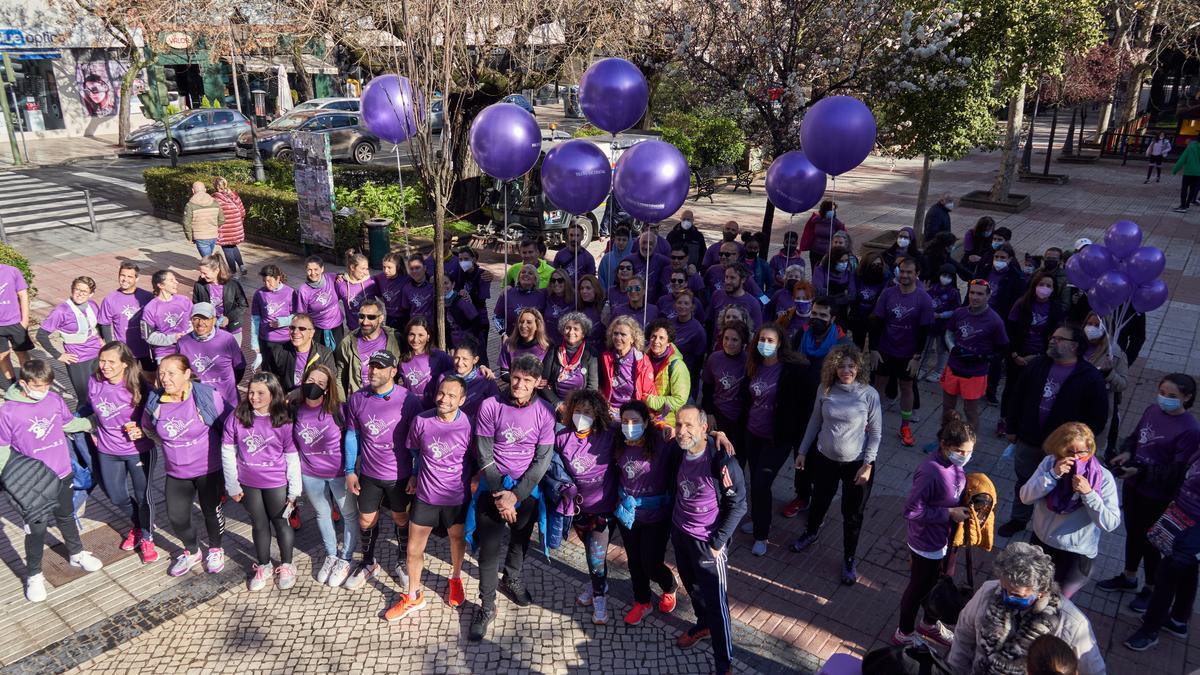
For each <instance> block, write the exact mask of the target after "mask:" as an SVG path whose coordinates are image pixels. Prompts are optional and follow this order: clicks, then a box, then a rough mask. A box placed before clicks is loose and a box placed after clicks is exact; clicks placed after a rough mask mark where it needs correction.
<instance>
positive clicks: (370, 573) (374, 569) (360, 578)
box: [344, 563, 408, 590]
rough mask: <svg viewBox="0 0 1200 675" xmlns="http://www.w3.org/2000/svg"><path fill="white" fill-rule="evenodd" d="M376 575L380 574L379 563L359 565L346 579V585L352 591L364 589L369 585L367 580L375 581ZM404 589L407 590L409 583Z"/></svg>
mask: <svg viewBox="0 0 1200 675" xmlns="http://www.w3.org/2000/svg"><path fill="white" fill-rule="evenodd" d="M376 574H379V563H371V564H370V565H364V564H362V563H359V564H358V567H356V568H355V569H354V573H353V574H351V575H350V576H349V577H347V578H346V583H345V584H344V585H345V587H346V588H348V589H350V590H354V589H356V588H362V587H363V585H364V584H366V583H367V580H368V579H374V578H375V575H376ZM404 587H405V588H407V587H408V583H405V584H404Z"/></svg>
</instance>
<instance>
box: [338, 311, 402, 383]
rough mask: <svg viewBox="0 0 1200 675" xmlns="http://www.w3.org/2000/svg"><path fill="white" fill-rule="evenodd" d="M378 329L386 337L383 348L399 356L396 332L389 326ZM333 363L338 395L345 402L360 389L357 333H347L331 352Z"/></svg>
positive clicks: (360, 365) (360, 360) (360, 375)
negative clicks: (335, 371) (336, 375)
mask: <svg viewBox="0 0 1200 675" xmlns="http://www.w3.org/2000/svg"><path fill="white" fill-rule="evenodd" d="M379 329H380V330H382V331H383V333H384V335H387V342H386V344H385V345H384V347H383V348H384V349H385V350H387V351H389V352H391V353H393V354H399V353H400V343H399V342H397V341H396V331H394V330H392V329H391V327H390V326H380V327H379ZM333 362H334V363H335V364H336V365H337V374H338V382H337V386H338V393H339V394H340V395H341V399H342V400H343V401H345V400H347V397H348V396H349V395H350V394H353V393H354V392H356V391H358V390H359V389H362V382H361V381H360V380H359V378H361V377H362V365H363V364H362V359H361V358H360V357H359V355H358V331H354V332H352V333H347V334H346V336H345V337H343V338H342V341H341V342H339V343H338V346H337V349H336V350H334V352H333Z"/></svg>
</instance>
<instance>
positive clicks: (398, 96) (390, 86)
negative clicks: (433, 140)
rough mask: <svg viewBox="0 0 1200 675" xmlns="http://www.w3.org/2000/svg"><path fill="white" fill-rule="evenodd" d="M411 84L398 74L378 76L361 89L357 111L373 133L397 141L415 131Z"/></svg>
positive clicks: (414, 107)
mask: <svg viewBox="0 0 1200 675" xmlns="http://www.w3.org/2000/svg"><path fill="white" fill-rule="evenodd" d="M413 100H414V99H413V90H412V83H411V82H409V80H408V78H407V77H401V76H399V75H380V76H379V77H376V78H375V79H373V80H371V81H370V82H368V83H367V86H366V87H365V88H364V89H363V93H362V103H361V105H360V110H359V112H360V114H361V115H362V118H363V124H365V125H366V126H367V129H368V130H370V132H371V133H373V134H375V135H376V136H378V137H380V138H382V139H383V140H385V141H389V142H391V143H399V142H401V141H403V140H404V139H406V138H408V137H409V136H412V135H413V134H415V133H417V120H416V117H415V112H414V111H415V110H416V106H414V105H413Z"/></svg>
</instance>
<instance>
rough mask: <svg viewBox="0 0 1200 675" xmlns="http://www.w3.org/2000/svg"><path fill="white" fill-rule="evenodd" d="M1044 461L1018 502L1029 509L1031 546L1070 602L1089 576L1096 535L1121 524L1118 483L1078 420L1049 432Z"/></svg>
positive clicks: (1028, 482)
mask: <svg viewBox="0 0 1200 675" xmlns="http://www.w3.org/2000/svg"><path fill="white" fill-rule="evenodd" d="M1042 448H1044V449H1045V451H1046V455H1047V456H1046V458H1045V459H1043V460H1042V463H1041V464H1040V465H1039V466H1038V468H1037V470H1036V471H1034V472H1033V476H1032V477H1030V479H1029V480H1028V481H1026V483H1025V485H1023V486H1021V501H1022V502H1024V503H1025V504H1031V505H1033V520H1032V521H1031V524H1032V525H1033V538H1032V540H1031V542H1032V543H1033V544H1034V545H1036V546H1041V547H1042V550H1044V551H1045V552H1046V554H1047V555H1049V556H1050V558H1051V559H1052V560H1053V561H1054V580H1055V581H1057V582H1058V584H1059V585H1060V586H1061V587H1062V592H1063V595H1065V596H1066V597H1068V598H1070V597H1071V596H1073V595H1075V593H1076V592H1078V591H1079V589H1080V588H1083V586H1084V584H1086V583H1087V580H1088V577H1089V576H1091V573H1092V562H1093V561H1094V560H1095V559H1096V554H1097V553H1099V547H1100V532H1101V531H1104V532H1112V531H1113V530H1116V529H1117V527H1118V526H1120V524H1121V509H1120V505H1119V504H1118V503H1117V482H1116V481H1115V480H1113V476H1112V474H1111V473H1109V472H1108V469H1106V468H1104V465H1103V464H1101V462H1100V460H1098V459H1096V437H1095V436H1093V435H1092V430H1091V429H1090V428H1088V426H1087V425H1086V424H1083V423H1081V422H1067V423H1066V424H1063V425H1062V426H1060V427H1059V428H1057V429H1055V430H1054V431H1052V432H1050V435H1049V436H1047V437H1046V441H1045V443H1043V444H1042Z"/></svg>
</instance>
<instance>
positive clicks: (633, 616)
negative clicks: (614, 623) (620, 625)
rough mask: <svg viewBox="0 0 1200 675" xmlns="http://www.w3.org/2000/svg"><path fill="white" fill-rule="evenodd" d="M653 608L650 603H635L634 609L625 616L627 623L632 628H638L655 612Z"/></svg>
mask: <svg viewBox="0 0 1200 675" xmlns="http://www.w3.org/2000/svg"><path fill="white" fill-rule="evenodd" d="M653 609H654V608H653V606H652V605H651V604H650V603H648V602H635V603H633V607H632V608H630V610H629V611H628V612H627V613H626V614H625V623H627V624H629V625H630V626H636V625H638V624H639V623H641V622H642V619H644V618H646V616H647V615H649V614H650V612H651V611H653Z"/></svg>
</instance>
